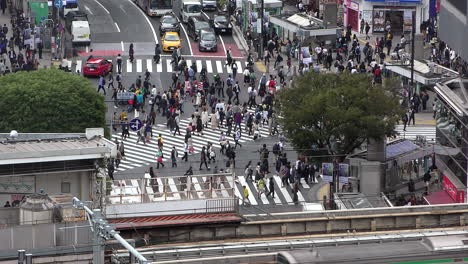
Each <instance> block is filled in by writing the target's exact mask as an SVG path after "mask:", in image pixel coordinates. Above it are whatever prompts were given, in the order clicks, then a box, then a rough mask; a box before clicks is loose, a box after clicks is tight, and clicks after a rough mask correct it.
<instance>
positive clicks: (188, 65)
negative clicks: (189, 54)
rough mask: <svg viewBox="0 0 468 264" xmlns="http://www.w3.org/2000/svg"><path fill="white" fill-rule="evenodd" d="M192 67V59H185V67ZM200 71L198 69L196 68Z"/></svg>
mask: <svg viewBox="0 0 468 264" xmlns="http://www.w3.org/2000/svg"><path fill="white" fill-rule="evenodd" d="M190 67H192V60H187V68H190ZM198 70H199V71H200V69H198Z"/></svg>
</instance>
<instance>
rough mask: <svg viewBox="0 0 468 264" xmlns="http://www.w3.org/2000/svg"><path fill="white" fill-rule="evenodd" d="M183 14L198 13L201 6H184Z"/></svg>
mask: <svg viewBox="0 0 468 264" xmlns="http://www.w3.org/2000/svg"><path fill="white" fill-rule="evenodd" d="M185 12H187V13H200V12H201V6H200V5H186V6H185Z"/></svg>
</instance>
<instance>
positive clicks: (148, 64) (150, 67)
mask: <svg viewBox="0 0 468 264" xmlns="http://www.w3.org/2000/svg"><path fill="white" fill-rule="evenodd" d="M146 69H148V71H149V72H153V60H152V59H146Z"/></svg>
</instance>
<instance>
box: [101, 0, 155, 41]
mask: <svg viewBox="0 0 468 264" xmlns="http://www.w3.org/2000/svg"><path fill="white" fill-rule="evenodd" d="M99 1H101V4H102V5H103V6H104V7H105V8H106V9H107V10H108V11H109V12H110V15H111V16H112V19H113V20H114V22H115V23H116V24H117V25H118V28H119V29H120V32H118V34H113V35H112V36H108V37H109V38H108V41H107V42H120V41H123V42H129V43H131V42H154V41H155V39H154V34H153V31H152V28H151V25H150V24H149V23H148V21H147V20H146V14H144V12H143V11H142V10H141V9H140V8H139V7H138V6H136V5H135V4H134V3H133V2H131V0H121V1H112V0H99Z"/></svg>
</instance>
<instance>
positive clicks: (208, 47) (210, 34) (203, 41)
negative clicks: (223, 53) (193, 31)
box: [198, 28, 218, 52]
mask: <svg viewBox="0 0 468 264" xmlns="http://www.w3.org/2000/svg"><path fill="white" fill-rule="evenodd" d="M198 50H199V51H215V52H216V51H218V40H217V38H216V33H215V31H214V29H212V28H206V29H202V30H200V41H199V42H198Z"/></svg>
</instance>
